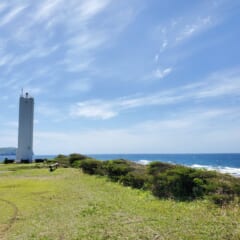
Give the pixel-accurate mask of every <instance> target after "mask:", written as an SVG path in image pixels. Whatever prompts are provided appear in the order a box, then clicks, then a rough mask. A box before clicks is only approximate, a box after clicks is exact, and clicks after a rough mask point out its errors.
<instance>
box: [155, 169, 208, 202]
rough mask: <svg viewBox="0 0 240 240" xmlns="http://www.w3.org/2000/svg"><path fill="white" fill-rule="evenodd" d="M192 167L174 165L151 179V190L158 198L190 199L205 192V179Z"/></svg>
mask: <svg viewBox="0 0 240 240" xmlns="http://www.w3.org/2000/svg"><path fill="white" fill-rule="evenodd" d="M194 173H195V170H194V169H192V168H187V167H182V166H176V167H175V168H173V169H170V170H167V171H166V172H164V173H160V174H158V175H157V176H155V177H154V179H153V184H152V192H153V194H154V195H155V196H157V197H160V198H173V199H177V200H191V199H195V198H199V197H202V196H203V195H204V193H205V181H204V180H203V179H201V178H198V177H196V174H194Z"/></svg>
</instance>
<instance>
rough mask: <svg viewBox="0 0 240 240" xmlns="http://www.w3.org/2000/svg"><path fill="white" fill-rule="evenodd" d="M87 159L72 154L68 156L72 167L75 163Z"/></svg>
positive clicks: (83, 156) (80, 155)
mask: <svg viewBox="0 0 240 240" xmlns="http://www.w3.org/2000/svg"><path fill="white" fill-rule="evenodd" d="M87 158H88V157H87V156H85V155H82V154H79V153H72V154H70V155H69V163H70V165H72V164H73V163H74V162H75V161H79V160H84V159H87Z"/></svg>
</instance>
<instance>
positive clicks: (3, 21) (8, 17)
mask: <svg viewBox="0 0 240 240" xmlns="http://www.w3.org/2000/svg"><path fill="white" fill-rule="evenodd" d="M25 8H26V6H18V7H15V8H14V9H12V10H11V11H10V12H8V13H7V14H5V15H4V16H3V18H2V19H1V21H0V26H3V25H6V24H8V23H9V22H11V21H12V20H14V19H15V18H16V17H17V16H18V15H19V14H20V13H21V12H22V11H23V10H24V9H25Z"/></svg>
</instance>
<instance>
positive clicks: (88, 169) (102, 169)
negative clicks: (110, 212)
mask: <svg viewBox="0 0 240 240" xmlns="http://www.w3.org/2000/svg"><path fill="white" fill-rule="evenodd" d="M54 162H58V163H59V164H60V166H65V167H66V166H67V167H69V166H71V167H76V168H78V167H80V168H82V170H83V172H84V173H88V174H96V175H101V176H107V177H108V178H109V179H111V180H112V181H119V182H120V183H122V184H123V185H124V186H130V187H133V188H138V189H147V190H151V191H152V193H153V194H154V195H155V196H157V197H159V198H171V199H175V200H180V201H186V200H194V199H199V198H207V199H211V200H212V201H213V202H214V203H215V204H218V205H224V204H228V203H229V202H232V201H234V200H237V199H239V197H240V179H239V178H234V177H232V176H230V175H227V174H220V173H217V172H215V171H206V170H199V169H193V168H189V167H184V166H179V165H173V164H168V163H162V162H152V163H150V164H149V165H147V166H144V165H141V164H137V163H134V162H131V161H127V160H124V159H117V160H109V161H98V160H95V159H92V158H88V157H87V156H84V155H81V154H76V153H75V154H71V155H69V157H68V156H65V155H58V156H57V157H56V158H55V159H54Z"/></svg>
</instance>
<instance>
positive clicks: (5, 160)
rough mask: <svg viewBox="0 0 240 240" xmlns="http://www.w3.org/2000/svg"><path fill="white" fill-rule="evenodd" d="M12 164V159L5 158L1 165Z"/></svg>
mask: <svg viewBox="0 0 240 240" xmlns="http://www.w3.org/2000/svg"><path fill="white" fill-rule="evenodd" d="M14 162H15V160H14V159H8V158H5V159H4V161H3V163H5V164H11V163H14Z"/></svg>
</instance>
